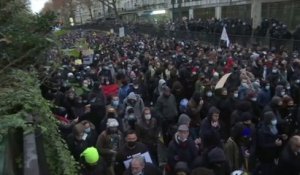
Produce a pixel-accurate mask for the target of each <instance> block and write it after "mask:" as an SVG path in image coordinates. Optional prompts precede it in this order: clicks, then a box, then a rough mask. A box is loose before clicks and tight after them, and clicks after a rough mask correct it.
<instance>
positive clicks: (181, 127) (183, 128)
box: [177, 125, 189, 131]
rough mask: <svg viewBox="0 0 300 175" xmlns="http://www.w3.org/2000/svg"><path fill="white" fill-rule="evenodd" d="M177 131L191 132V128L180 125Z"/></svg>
mask: <svg viewBox="0 0 300 175" xmlns="http://www.w3.org/2000/svg"><path fill="white" fill-rule="evenodd" d="M177 131H189V127H188V126H187V125H179V127H178V129H177Z"/></svg>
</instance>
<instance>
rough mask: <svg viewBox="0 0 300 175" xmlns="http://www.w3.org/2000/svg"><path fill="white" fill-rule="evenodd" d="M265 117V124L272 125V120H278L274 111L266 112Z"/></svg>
mask: <svg viewBox="0 0 300 175" xmlns="http://www.w3.org/2000/svg"><path fill="white" fill-rule="evenodd" d="M263 117H264V118H263V119H264V123H265V124H270V123H271V120H272V119H274V118H276V116H275V114H274V113H273V112H272V111H268V112H265V113H264V116H263Z"/></svg>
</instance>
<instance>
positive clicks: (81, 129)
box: [72, 123, 84, 136]
mask: <svg viewBox="0 0 300 175" xmlns="http://www.w3.org/2000/svg"><path fill="white" fill-rule="evenodd" d="M72 132H73V134H74V135H75V136H78V135H80V134H81V133H82V132H84V125H83V124H82V123H77V124H76V125H75V126H74V127H73V129H72Z"/></svg>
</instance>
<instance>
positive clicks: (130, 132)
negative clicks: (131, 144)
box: [124, 129, 137, 137]
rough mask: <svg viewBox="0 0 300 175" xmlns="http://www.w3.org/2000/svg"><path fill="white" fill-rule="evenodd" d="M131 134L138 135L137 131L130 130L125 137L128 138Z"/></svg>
mask: <svg viewBox="0 0 300 175" xmlns="http://www.w3.org/2000/svg"><path fill="white" fill-rule="evenodd" d="M130 134H135V135H137V133H136V131H135V130H132V129H130V130H128V131H126V132H125V134H124V136H125V137H127V136H128V135H130Z"/></svg>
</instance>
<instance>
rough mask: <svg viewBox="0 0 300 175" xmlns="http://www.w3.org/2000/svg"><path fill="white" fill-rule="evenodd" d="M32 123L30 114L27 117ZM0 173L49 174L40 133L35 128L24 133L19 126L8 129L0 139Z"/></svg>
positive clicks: (11, 174)
mask: <svg viewBox="0 0 300 175" xmlns="http://www.w3.org/2000/svg"><path fill="white" fill-rule="evenodd" d="M27 121H28V124H31V123H33V121H32V116H28V118H27ZM0 155H1V156H0V174H5V175H20V174H23V175H49V170H48V165H47V162H46V156H45V153H44V145H43V137H42V133H41V132H40V131H39V130H38V129H37V130H35V131H34V132H32V133H24V131H23V130H22V129H21V128H14V129H8V133H7V134H6V135H4V136H2V135H1V139H0Z"/></svg>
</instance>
